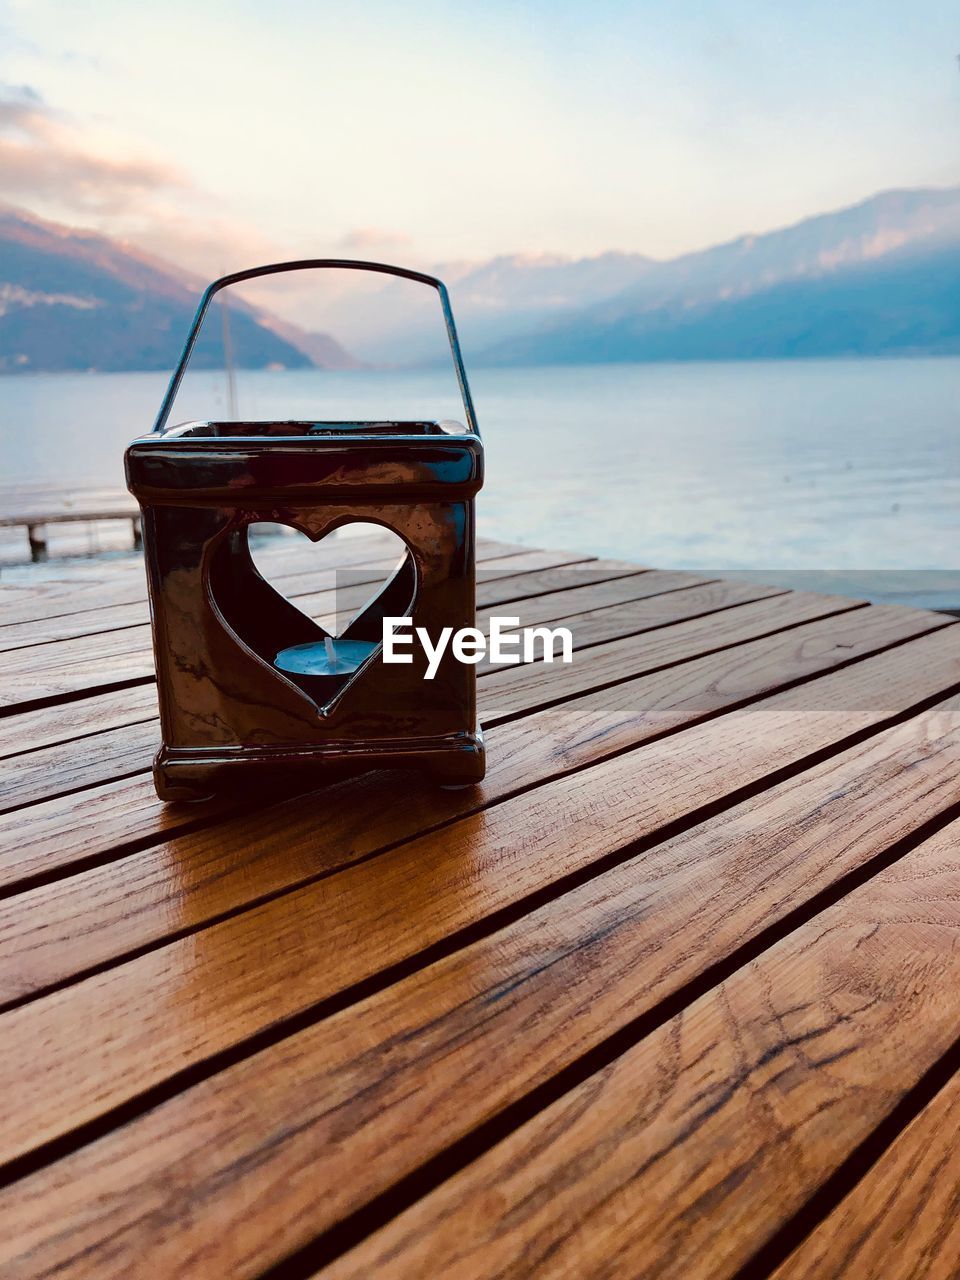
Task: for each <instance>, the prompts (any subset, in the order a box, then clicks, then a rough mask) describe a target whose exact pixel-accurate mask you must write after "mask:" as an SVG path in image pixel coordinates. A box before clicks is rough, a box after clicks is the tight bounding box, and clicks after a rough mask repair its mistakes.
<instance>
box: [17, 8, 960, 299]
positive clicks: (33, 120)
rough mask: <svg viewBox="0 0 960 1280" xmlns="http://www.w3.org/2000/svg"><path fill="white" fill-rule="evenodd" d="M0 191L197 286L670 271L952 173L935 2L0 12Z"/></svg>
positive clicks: (957, 45)
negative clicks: (287, 260)
mask: <svg viewBox="0 0 960 1280" xmlns="http://www.w3.org/2000/svg"><path fill="white" fill-rule="evenodd" d="M0 15H2V17H0V23H2V27H0V80H2V81H3V103H2V105H0V113H2V114H0V166H2V170H3V175H4V176H3V185H2V194H3V197H4V198H5V199H7V200H8V201H10V202H11V203H14V204H20V205H24V206H26V207H27V208H29V209H31V210H33V211H35V212H37V213H39V214H42V215H44V216H48V217H52V218H55V219H58V220H62V221H66V222H70V223H74V224H79V225H84V226H90V227H95V228H98V229H100V230H104V231H107V232H108V233H110V234H112V235H119V236H125V237H128V238H130V239H132V240H134V241H135V242H138V243H140V244H142V245H144V246H145V247H147V248H149V249H151V250H152V251H154V252H157V253H160V254H162V255H164V256H165V257H168V258H170V259H172V260H174V261H177V262H179V263H181V264H183V265H185V266H188V267H190V268H192V269H195V270H197V271H199V272H201V273H203V274H205V275H211V274H215V273H218V272H220V271H221V270H226V269H231V268H233V267H235V266H236V265H238V264H246V263H248V262H250V261H251V260H256V259H264V258H271V257H276V256H289V255H297V254H301V253H307V254H314V253H318V254H328V253H337V254H356V255H358V256H366V257H383V258H391V259H400V260H404V261H408V262H423V263H438V262H451V261H456V260H461V261H462V260H464V259H469V260H476V259H481V258H486V257H489V256H491V255H494V254H498V253H511V252H527V253H539V252H549V253H560V254H566V255H573V256H579V255H586V254H596V253H599V252H602V251H604V250H607V249H623V250H635V251H640V252H644V253H649V254H652V255H654V256H660V257H662V256H670V255H674V254H676V253H679V252H682V251H684V250H687V249H692V248H699V247H702V246H706V245H709V244H712V243H716V242H717V241H719V240H722V239H724V238H728V237H731V236H734V235H736V234H739V233H741V232H744V231H763V230H767V229H770V228H772V227H776V226H780V225H783V224H786V223H789V222H792V221H795V220H797V219H799V218H802V217H804V216H806V215H808V214H811V213H814V212H817V211H820V210H823V209H828V208H833V207H838V206H841V205H844V204H848V203H852V202H854V201H856V200H858V199H861V198H863V197H864V196H867V195H870V194H872V193H873V192H875V191H877V190H881V189H883V188H889V187H893V186H914V185H927V184H931V185H948V184H954V183H956V182H957V181H958V180H960V166H958V160H960V156H958V137H960V129H958V124H960V118H958V117H960V74H958V69H957V61H956V56H955V55H956V54H957V53H958V52H960V15H958V11H957V8H956V4H955V0H917V2H916V3H910V4H908V3H906V2H905V0H844V2H843V3H837V2H836V0H807V2H806V3H804V4H783V3H771V2H770V0H674V2H673V3H671V2H669V0H661V2H660V3H642V2H636V3H632V4H627V3H616V2H614V0H594V2H593V3H590V4H583V3H576V4H570V3H546V2H544V3H541V2H539V0H537V2H535V3H529V2H528V3H523V2H520V3H503V2H502V0H484V2H483V3H476V2H465V0H462V2H452V3H445V4H444V3H436V2H434V0H418V3H415V4H410V3H403V2H402V0H400V2H397V0H394V2H393V3H380V2H379V0H377V2H368V3H359V4H346V3H343V2H342V0H341V2H338V3H336V4H331V3H326V2H324V0H319V2H318V0H309V2H308V0H274V2H273V3H271V4H265V3H263V2H262V0H250V2H248V0H241V2H239V3H238V2H234V3H230V4H221V3H211V2H205V0H190V2H189V3H187V2H186V0H168V3H166V4H164V5H163V6H162V7H161V6H158V5H138V4H131V3H130V2H129V0H100V2H99V3H97V4H95V5H88V4H81V3H76V2H73V3H63V2H61V0H24V2H22V3H20V2H17V0H13V2H10V3H2V4H0Z"/></svg>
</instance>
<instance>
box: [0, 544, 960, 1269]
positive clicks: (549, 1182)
mask: <svg viewBox="0 0 960 1280" xmlns="http://www.w3.org/2000/svg"><path fill="white" fill-rule="evenodd" d="M310 550H311V549H310V548H302V549H301V548H299V547H291V546H290V545H288V544H285V545H282V546H277V547H276V548H274V549H272V550H268V551H266V552H265V553H264V555H265V556H266V557H267V559H268V560H271V558H272V564H273V565H274V566H275V573H276V574H277V575H281V576H280V577H278V579H276V580H279V581H282V582H283V584H284V586H285V589H286V590H287V591H288V592H289V593H290V595H291V597H292V598H293V599H295V600H296V602H297V603H298V604H299V606H300V607H301V608H303V609H304V610H305V611H307V612H310V613H312V614H314V615H315V616H316V615H325V614H326V613H328V612H329V611H330V610H331V609H332V607H333V604H334V591H333V586H334V583H333V577H332V573H333V569H334V568H335V567H336V566H337V565H340V566H341V567H347V566H349V567H351V568H352V569H354V570H360V571H363V570H369V571H370V575H371V578H376V577H379V576H380V574H381V573H382V571H383V566H384V560H383V557H384V551H385V548H384V546H383V545H382V544H381V543H380V541H379V540H378V539H377V538H375V537H374V538H366V539H350V540H344V541H343V542H342V543H339V544H338V545H337V546H336V548H335V549H334V551H333V552H332V553H329V552H328V555H327V560H326V565H327V567H326V568H325V569H324V570H317V569H316V568H311V567H310V566H311V563H312V558H311V555H310ZM480 570H481V572H480V580H479V586H478V597H479V618H480V623H479V625H481V626H482V625H484V623H485V621H486V620H487V619H488V618H489V616H490V614H491V613H498V614H510V615H515V616H519V617H520V620H521V624H522V625H532V624H539V623H546V622H556V623H558V624H559V623H560V622H561V620H562V621H563V625H566V626H569V627H570V629H571V630H572V632H573V636H574V644H575V654H574V661H573V662H572V663H571V664H570V665H559V664H553V665H547V664H544V663H531V664H529V665H524V666H517V667H505V668H496V669H491V668H489V667H482V668H481V669H480V672H479V675H480V681H479V689H480V706H481V716H482V719H483V722H484V726H485V731H486V736H487V744H488V752H489V771H488V776H487V780H486V782H485V783H484V784H483V786H482V787H480V788H477V789H472V790H468V791H440V790H437V789H436V788H435V787H433V786H431V785H429V784H427V783H426V782H420V781H417V780H415V779H412V778H411V777H405V776H401V775H388V774H379V775H367V776H365V777H362V778H357V779H354V780H352V781H348V782H340V783H337V784H333V785H329V786H327V787H325V788H321V789H319V790H316V791H313V792H311V793H310V794H307V795H300V796H295V797H290V796H286V797H284V796H275V797H273V799H272V800H271V801H269V802H267V801H266V800H264V799H262V798H261V799H257V798H256V797H253V796H249V797H246V798H244V799H243V800H242V801H232V802H231V801H227V800H223V799H221V800H219V801H215V802H208V803H205V804H201V805H197V806H189V807H164V806H163V805H161V804H160V803H159V802H158V801H157V799H156V797H155V795H154V792H153V787H152V783H151V780H150V775H149V768H150V762H151V756H152V754H153V751H154V748H155V746H156V744H157V740H158V727H157V721H156V700H155V689H154V684H153V677H152V672H153V661H152V655H151V651H150V636H149V627H148V623H147V606H146V602H145V598H144V596H145V592H144V579H143V569H142V565H141V564H140V563H139V561H138V560H137V559H135V558H132V557H131V558H130V559H129V560H128V561H113V562H110V563H93V562H89V563H87V564H83V565H79V566H73V567H64V569H63V571H62V573H61V574H60V575H59V576H58V577H56V578H50V577H48V576H45V577H44V580H43V581H38V582H36V583H35V584H30V583H27V584H24V585H10V586H6V587H4V586H2V585H0V710H2V713H3V714H2V716H0V809H2V810H3V812H4V815H5V816H4V819H3V826H2V831H0V893H2V897H0V938H2V944H0V1006H2V1012H0V1096H2V1097H3V1099H4V1101H5V1105H4V1106H3V1107H2V1109H0V1180H2V1189H0V1275H2V1276H5V1277H6V1276H10V1277H16V1278H17V1280H27V1278H28V1277H39V1276H52V1275H56V1276H57V1277H60V1278H61V1280H65V1278H68V1277H76V1278H79V1277H95V1278H96V1280H104V1278H107V1277H116V1278H117V1280H120V1278H121V1277H122V1278H123V1280H128V1278H129V1277H133V1276H150V1277H151V1280H166V1278H167V1277H170V1278H171V1280H173V1278H176V1280H182V1278H183V1277H191V1278H196V1280H217V1278H219V1277H231V1278H233V1277H258V1276H270V1277H281V1276H282V1277H311V1276H316V1275H320V1276H323V1277H329V1278H331V1280H332V1278H333V1277H336V1278H337V1280H346V1278H347V1277H350V1278H351V1280H353V1278H355V1280H371V1278H372V1277H378V1278H379V1277H385V1278H387V1280H393V1278H394V1277H399V1278H401V1280H407V1278H410V1280H422V1278H424V1277H445V1278H446V1277H451V1278H455V1280H470V1278H471V1277H476V1278H478V1280H479V1278H481V1277H494V1276H497V1277H504V1276H509V1277H524V1278H526V1277H542V1278H544V1280H546V1278H550V1280H553V1278H554V1277H576V1278H577V1280H581V1278H583V1277H601V1276H602V1277H647V1276H658V1277H659V1276H675V1277H678V1278H679V1277H682V1278H683V1280H691V1278H699V1277H702V1278H703V1280H718V1278H721V1277H734V1276H736V1277H742V1278H744V1280H745V1278H747V1277H761V1276H763V1277H766V1276H773V1277H775V1280H801V1278H802V1280H813V1278H814V1277H816V1278H817V1280H820V1278H822V1277H826V1276H830V1277H833V1276H846V1277H856V1278H860V1277H879V1276H882V1277H883V1278H884V1280H896V1278H897V1277H907V1276H910V1277H918V1276H930V1277H940V1276H944V1277H946V1276H952V1275H955V1274H956V1260H957V1257H958V1256H960V1225H958V1219H957V1214H956V1211H955V1204H956V1201H957V1197H958V1195H960V1159H958V1157H957V1155H956V1152H955V1147H956V1141H955V1137H954V1135H955V1130H956V1123H957V1115H958V1114H960V1075H958V1074H957V1073H958V1071H960V1039H958V1035H960V856H958V854H960V631H958V629H957V623H956V621H955V620H954V619H951V618H949V617H946V616H944V615H942V614H937V613H930V612H925V611H920V610H909V609H904V608H900V607H895V606H869V605H864V604H862V603H859V602H857V601H853V600H848V599H844V598H842V597H838V596H825V595H815V594H811V593H803V592H787V591H783V590H781V589H777V588H769V587H763V586H758V585H756V584H754V583H743V582H739V583H735V582H725V581H717V580H711V579H709V578H704V577H698V576H697V575H694V574H687V573H677V572H660V571H657V570H643V569H641V568H639V567H638V566H634V565H628V564H623V563H621V562H611V561H600V560H592V559H591V558H590V557H587V556H584V555H578V554H576V553H572V552H549V551H539V550H527V549H524V548H521V547H517V546H508V545H504V544H497V543H491V542H486V543H483V544H481V565H480Z"/></svg>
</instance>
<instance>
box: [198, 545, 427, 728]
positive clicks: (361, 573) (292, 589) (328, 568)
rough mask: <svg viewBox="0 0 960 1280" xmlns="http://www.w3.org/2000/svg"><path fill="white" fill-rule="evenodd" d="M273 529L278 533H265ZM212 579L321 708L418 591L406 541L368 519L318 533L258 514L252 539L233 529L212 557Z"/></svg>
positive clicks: (222, 600)
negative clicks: (261, 519)
mask: <svg viewBox="0 0 960 1280" xmlns="http://www.w3.org/2000/svg"><path fill="white" fill-rule="evenodd" d="M270 529H273V530H276V531H277V533H278V534H279V535H280V536H274V537H269V536H268V537H264V536H262V534H263V532H264V531H266V530H270ZM281 531H282V532H281ZM348 566H349V567H348ZM209 582H210V589H211V593H212V594H213V596H214V599H215V600H216V602H217V605H218V607H219V609H220V612H221V614H222V615H223V617H224V619H225V620H226V621H227V622H228V624H229V626H230V628H231V630H233V631H234V632H235V634H236V635H237V637H238V638H239V639H240V640H241V641H242V642H243V644H244V645H245V646H246V647H247V648H249V649H251V650H252V651H253V652H254V653H256V654H257V655H258V656H259V657H260V658H261V659H262V660H263V661H264V662H266V663H268V664H269V665H270V666H271V667H272V668H273V669H274V670H275V671H277V672H278V673H279V674H280V675H281V676H282V677H283V678H284V679H286V680H289V681H291V682H292V683H294V684H295V685H297V686H298V687H299V688H300V689H301V690H302V691H303V692H304V693H306V694H307V695H308V696H309V697H310V698H311V700H312V701H314V702H315V703H316V704H317V706H318V708H319V709H321V710H323V709H325V708H327V707H329V705H330V703H331V702H332V701H333V700H334V699H336V698H338V697H339V696H340V694H341V693H342V692H343V691H344V690H345V688H346V687H347V685H349V684H350V683H351V682H352V681H353V680H354V679H355V678H356V677H357V676H359V674H360V673H361V671H362V670H363V668H364V667H365V666H367V665H368V663H369V662H370V661H371V660H372V659H373V658H374V656H375V655H376V654H377V653H378V652H379V651H380V647H381V641H382V631H383V626H382V623H383V618H384V617H385V616H388V615H408V614H409V613H410V612H411V610H412V608H413V603H414V600H415V597H416V567H415V562H414V559H413V556H412V554H411V552H410V550H409V548H408V547H407V545H406V543H405V542H404V541H403V540H402V539H401V538H400V537H399V536H398V535H397V534H396V533H394V532H393V531H392V530H390V529H387V528H385V527H384V526H382V525H377V524H372V523H370V522H365V521H351V522H349V523H348V524H344V523H341V524H339V525H338V526H337V527H336V529H334V530H329V531H327V530H324V531H322V532H319V533H317V534H314V533H313V532H305V531H304V530H302V529H295V528H293V527H292V526H286V525H266V526H265V525H262V524H261V525H258V526H256V534H255V536H254V537H253V538H252V539H251V538H250V534H249V529H248V528H244V529H242V530H237V531H234V532H233V533H232V534H231V536H230V537H228V538H226V539H224V541H223V544H222V545H221V546H220V547H219V548H218V549H217V552H216V553H215V554H214V555H213V557H212V558H211V566H210V574H209Z"/></svg>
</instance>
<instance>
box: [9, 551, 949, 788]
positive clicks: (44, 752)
mask: <svg viewBox="0 0 960 1280" xmlns="http://www.w3.org/2000/svg"><path fill="white" fill-rule="evenodd" d="M644 577H653V575H652V574H645V575H644ZM626 589H627V588H624V590H626ZM768 590H769V589H767V588H763V587H760V588H757V587H748V586H744V585H741V584H731V586H730V589H729V590H724V591H718V590H717V589H716V588H715V587H713V585H710V586H708V587H706V588H698V587H694V588H691V589H690V590H676V591H668V592H667V593H665V594H664V595H663V596H662V597H661V596H659V595H657V596H654V597H653V598H651V599H646V598H645V599H642V600H640V601H638V602H636V603H637V605H638V608H637V609H636V610H632V609H631V610H628V611H627V612H626V613H625V614H624V616H623V619H622V621H621V619H620V618H619V617H618V615H619V614H620V612H621V611H620V609H618V608H613V607H610V608H605V609H601V610H598V611H597V618H596V619H594V621H593V622H592V623H591V625H590V628H589V631H587V630H584V631H581V629H580V626H579V615H574V617H573V618H566V619H564V623H565V625H569V626H571V627H572V628H573V634H574V649H575V650H576V649H577V648H578V647H579V645H580V641H581V637H582V638H583V643H584V644H588V645H592V644H599V643H602V642H603V640H604V639H609V638H611V637H616V636H620V635H622V633H623V628H625V627H626V628H629V629H630V630H632V631H634V632H635V633H636V632H638V631H640V630H643V629H644V622H643V621H642V619H644V618H645V620H646V628H647V629H650V628H658V627H664V626H668V625H669V624H670V621H671V619H674V620H677V621H682V620H683V619H684V618H686V617H687V616H688V615H690V614H691V613H692V614H693V615H694V616H695V617H699V616H700V615H702V614H703V613H704V610H708V609H711V608H713V609H721V608H730V607H732V606H733V605H735V604H736V603H737V602H738V601H740V600H747V601H749V600H751V599H752V598H755V596H756V595H757V593H759V594H760V595H761V596H764V595H766V594H767V592H768ZM701 592H706V593H707V594H705V595H702V594H700V593H701ZM520 604H521V606H522V607H526V606H525V604H524V602H520ZM639 606H643V607H642V608H640V607H639ZM508 607H509V608H514V607H515V605H514V603H513V602H511V604H510V605H509V606H508ZM553 607H558V606H556V605H554V606H553ZM559 607H562V606H559ZM846 607H847V606H846V605H844V604H842V603H841V604H839V605H838V604H837V603H836V598H835V597H814V598H813V599H809V598H807V599H801V600H800V601H799V602H798V608H800V609H806V610H807V616H817V615H821V616H822V615H823V614H825V613H828V612H836V611H838V610H842V609H845V608H846ZM529 608H530V609H531V611H534V612H535V616H539V615H540V613H541V612H542V611H541V610H540V609H539V608H538V598H537V597H534V598H533V599H532V600H531V601H530V602H529ZM932 616H935V617H936V618H937V619H938V625H943V621H942V615H932ZM930 618H931V615H923V614H920V613H919V612H918V615H917V619H918V620H917V623H916V627H917V629H918V630H919V629H922V630H930ZM924 619H926V621H924ZM911 625H912V623H911ZM8 656H11V655H8ZM590 661H591V663H592V662H593V659H592V658H591V659H590ZM521 665H523V664H521ZM563 669H565V670H566V669H568V668H567V667H564V668H563ZM511 670H518V668H511ZM479 674H480V675H481V676H488V675H489V674H491V669H490V668H484V667H482V666H481V668H480V669H479ZM150 687H151V688H153V687H154V686H153V682H152V681H151V682H150ZM126 692H128V691H127V690H114V691H112V693H113V695H119V696H122V695H123V694H124V693H126ZM130 692H133V691H130ZM101 696H103V697H110V698H111V702H110V704H108V705H109V707H110V711H111V715H112V710H113V707H114V706H115V705H116V704H115V702H114V701H113V698H112V697H111V693H110V692H107V693H104V694H103V695H101ZM481 696H482V695H481ZM83 701H84V702H86V703H87V704H88V705H89V703H90V701H91V699H90V698H88V699H83ZM134 705H136V704H134ZM94 706H96V703H95V702H94ZM45 711H49V712H52V713H53V718H54V720H55V721H59V720H60V719H61V717H60V715H59V707H56V706H55V707H49V708H40V709H37V710H30V711H23V712H20V713H19V715H17V714H14V715H11V716H8V717H6V718H7V719H9V720H19V718H20V716H23V717H24V718H25V719H27V718H29V719H30V721H31V731H32V732H34V734H35V733H36V728H35V725H36V717H38V716H42V714H43V713H44V712H45ZM481 714H483V709H481ZM2 723H3V721H2V720H0V724H2ZM94 723H98V720H95V719H93V718H91V721H90V725H91V726H92V724H94ZM88 727H89V726H88ZM149 729H150V726H149V725H148V724H147V723H146V722H145V721H143V720H141V719H139V717H138V719H137V723H136V724H135V727H134V728H131V729H128V728H124V727H120V728H117V729H113V728H104V730H103V732H102V733H100V734H98V736H97V738H96V741H95V744H94V742H92V741H90V742H88V743H87V745H86V746H84V744H83V741H82V740H80V741H77V742H74V741H72V740H67V741H65V742H58V743H56V744H55V745H53V746H50V747H45V748H41V749H38V750H36V751H34V752H33V753H31V754H29V755H28V754H26V753H23V754H18V755H17V756H16V757H14V758H12V759H9V760H8V763H7V764H6V765H5V766H4V769H3V774H2V777H0V812H4V811H9V810H13V809H18V808H19V807H20V806H22V805H25V804H34V803H36V802H37V801H39V800H42V799H45V798H47V797H48V796H52V795H57V794H60V793H63V792H69V791H74V790H77V789H79V788H81V787H89V786H95V785H96V784H97V783H100V782H105V781H107V780H109V779H111V778H116V777H117V776H119V775H120V774H121V773H124V772H132V771H134V770H137V769H141V768H146V767H148V765H149V763H150V759H151V758H152V756H153V752H154V750H155V749H156V747H157V746H158V745H159V727H158V726H154V728H153V738H152V739H150V742H151V745H150V747H149V749H148V750H145V749H144V745H143V744H144V741H145V740H147V739H148V738H149ZM145 735H146V737H145Z"/></svg>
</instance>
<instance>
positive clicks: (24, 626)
mask: <svg viewBox="0 0 960 1280" xmlns="http://www.w3.org/2000/svg"><path fill="white" fill-rule="evenodd" d="M396 563H397V557H396V555H391V556H387V557H383V556H380V557H375V558H371V559H366V558H364V559H362V560H360V561H358V562H357V563H355V564H354V563H350V564H345V565H342V566H341V567H340V568H324V569H312V570H307V571H304V570H297V571H294V572H280V573H277V574H276V575H275V576H274V577H273V578H272V581H274V582H276V583H278V584H279V585H280V586H281V587H282V588H283V591H284V593H285V594H286V595H287V596H288V597H289V598H290V599H291V600H296V601H297V605H298V607H299V608H300V609H302V610H303V611H304V612H305V613H310V615H311V616H315V615H316V614H317V613H319V612H320V611H321V610H323V609H326V608H327V607H328V604H329V602H330V600H331V599H332V598H334V596H335V593H336V592H337V591H338V588H339V590H340V592H341V593H342V595H343V596H344V598H345V602H344V605H343V607H344V608H347V607H349V605H348V604H347V603H346V601H348V600H349V601H355V603H354V605H353V607H354V608H359V607H360V606H361V605H363V604H364V603H365V602H366V600H367V599H368V597H369V594H370V593H369V591H367V592H363V591H358V590H357V589H356V588H358V587H359V586H360V585H361V584H362V583H376V582H380V581H382V580H383V578H384V576H385V574H387V573H388V572H389V570H391V569H392V568H394V567H395V565H396ZM479 564H480V569H479V572H478V584H477V585H478V600H479V599H482V598H483V593H484V591H485V590H489V584H490V583H491V582H494V581H499V580H500V579H501V578H517V579H520V578H521V577H524V576H529V578H530V579H533V580H534V581H536V582H537V583H539V580H540V579H541V577H542V582H543V585H542V587H541V586H539V585H537V586H533V585H532V584H531V590H530V594H533V593H534V592H535V591H536V590H543V591H549V590H554V589H558V588H560V587H562V586H563V584H564V578H565V575H564V574H563V573H562V570H563V569H573V568H574V567H575V566H576V567H578V568H579V569H580V570H581V571H583V572H584V575H585V576H584V577H583V579H582V581H583V582H587V581H589V580H591V579H592V580H594V581H597V582H602V581H604V580H606V579H607V578H612V577H619V576H624V577H626V576H628V575H631V574H635V573H642V572H643V569H641V568H640V566H639V565H634V564H627V563H626V562H624V561H614V560H597V559H595V558H594V557H591V556H587V555H580V556H576V555H575V553H573V552H566V551H553V552H547V551H530V552H526V553H525V554H523V555H510V556H492V557H489V558H481V559H480V561H479ZM347 574H349V583H348V584H344V583H342V582H341V583H338V581H337V577H338V575H340V576H341V577H342V576H345V575H347ZM515 594H516V595H519V596H522V595H524V594H527V592H525V591H523V590H517V591H516V593H515ZM496 595H497V597H500V596H503V598H504V599H510V598H511V595H510V591H509V590H507V591H502V590H500V591H498V592H497V593H496ZM338 603H339V601H338ZM2 606H3V595H2V593H0V609H2ZM149 619H150V615H149V611H148V609H147V602H146V600H145V599H144V600H138V601H137V602H136V603H134V604H117V605H108V606H107V607H105V608H99V607H97V606H94V607H92V608H90V609H81V610H77V611H76V612H74V613H66V614H60V615H57V616H54V617H52V618H41V619H33V620H31V621H29V622H20V623H7V624H6V625H0V652H6V651H7V650H8V649H22V648H28V647H30V646H32V645H36V644H51V643H54V642H56V641H60V640H72V639H75V638H76V637H78V636H87V635H99V634H101V633H102V632H104V631H116V630H120V629H123V628H129V627H136V626H142V625H144V624H146V623H148V622H149Z"/></svg>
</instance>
